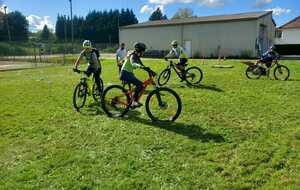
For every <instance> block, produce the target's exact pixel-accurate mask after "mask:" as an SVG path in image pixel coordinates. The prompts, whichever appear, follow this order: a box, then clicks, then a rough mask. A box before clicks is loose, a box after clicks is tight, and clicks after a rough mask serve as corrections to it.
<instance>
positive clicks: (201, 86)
mask: <svg viewBox="0 0 300 190" xmlns="http://www.w3.org/2000/svg"><path fill="white" fill-rule="evenodd" d="M169 87H171V88H190V89H203V90H211V91H215V92H224V90H222V89H220V88H218V87H217V86H216V85H207V84H198V85H194V86H192V85H187V84H181V85H176V84H173V85H169Z"/></svg>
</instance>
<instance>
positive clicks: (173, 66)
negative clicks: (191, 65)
mask: <svg viewBox="0 0 300 190" xmlns="http://www.w3.org/2000/svg"><path fill="white" fill-rule="evenodd" d="M167 68H168V69H171V68H172V69H173V70H174V71H175V72H176V74H177V75H178V77H179V78H182V77H181V71H178V70H179V69H177V67H176V65H175V64H174V63H173V62H172V61H170V65H169V66H168V67H167Z"/></svg>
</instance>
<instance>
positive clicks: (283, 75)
mask: <svg viewBox="0 0 300 190" xmlns="http://www.w3.org/2000/svg"><path fill="white" fill-rule="evenodd" d="M274 77H275V79H276V80H288V79H289V77H290V70H289V69H288V68H287V67H286V66H284V65H278V66H277V67H276V68H275V69H274Z"/></svg>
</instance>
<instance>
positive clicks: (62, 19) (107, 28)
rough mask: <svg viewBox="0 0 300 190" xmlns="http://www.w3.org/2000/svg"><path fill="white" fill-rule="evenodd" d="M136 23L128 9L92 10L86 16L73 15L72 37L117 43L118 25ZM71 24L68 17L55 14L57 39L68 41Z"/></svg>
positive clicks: (70, 34) (133, 15) (70, 36)
mask: <svg viewBox="0 0 300 190" xmlns="http://www.w3.org/2000/svg"><path fill="white" fill-rule="evenodd" d="M137 23H138V20H137V18H136V16H135V14H134V13H133V11H132V10H130V9H121V11H119V10H109V11H107V10H104V11H92V12H89V13H88V15H87V16H86V17H79V16H74V17H73V25H74V27H73V30H74V31H73V32H74V39H75V40H82V39H89V40H92V41H94V42H98V43H118V41H119V27H121V26H126V25H130V24H137ZM71 24H72V22H71V18H70V17H68V16H65V15H58V16H57V21H56V26H55V35H56V37H57V39H58V40H60V41H64V40H67V41H69V40H70V39H71V38H72V31H71V26H72V25H71Z"/></svg>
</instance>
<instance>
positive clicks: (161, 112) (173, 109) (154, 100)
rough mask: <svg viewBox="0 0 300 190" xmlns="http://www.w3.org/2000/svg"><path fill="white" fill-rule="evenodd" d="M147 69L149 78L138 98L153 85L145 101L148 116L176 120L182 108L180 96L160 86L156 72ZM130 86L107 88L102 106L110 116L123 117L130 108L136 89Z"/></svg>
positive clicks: (154, 118) (158, 120)
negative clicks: (156, 78)
mask: <svg viewBox="0 0 300 190" xmlns="http://www.w3.org/2000/svg"><path fill="white" fill-rule="evenodd" d="M145 71H147V72H148V75H149V79H148V80H146V81H144V83H143V85H144V88H143V90H142V91H141V95H140V97H139V98H138V99H141V97H142V96H143V95H144V93H145V90H146V88H147V87H148V86H150V85H152V86H153V88H154V90H153V91H151V92H150V93H149V94H148V96H147V99H146V103H145V106H146V112H147V114H148V116H149V117H150V118H151V119H152V121H155V122H173V121H175V120H176V119H177V118H178V117H179V115H180V113H181V109H182V103H181V99H180V97H179V96H178V94H177V93H176V92H175V91H173V90H171V89H169V88H159V87H158V86H157V85H156V83H155V80H154V78H155V76H156V73H155V72H153V71H152V70H150V69H145ZM129 88H130V89H128V90H127V89H125V88H124V87H122V86H120V85H112V86H109V87H108V88H106V89H105V91H104V92H103V96H102V108H103V110H104V111H105V113H106V114H107V115H108V116H109V117H123V116H124V115H125V114H126V113H127V112H128V111H129V110H130V108H131V104H132V101H133V94H134V92H135V90H134V89H133V88H131V87H129Z"/></svg>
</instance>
